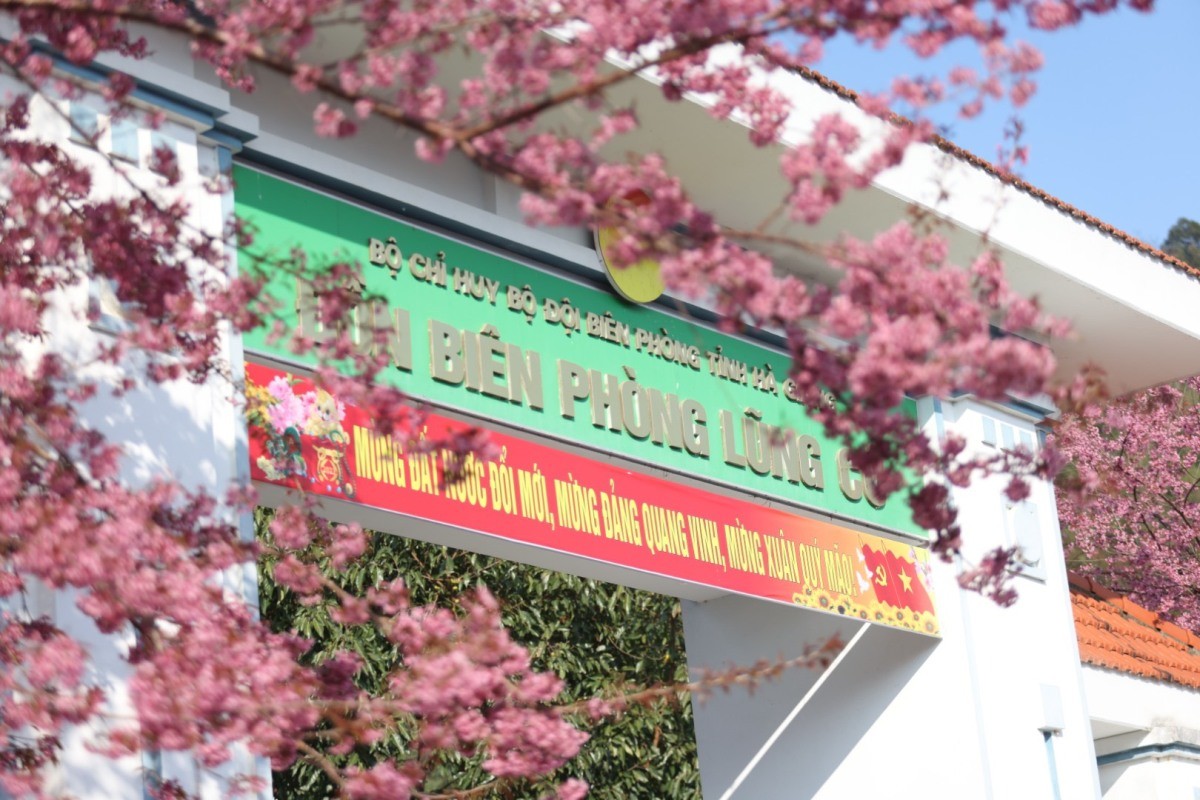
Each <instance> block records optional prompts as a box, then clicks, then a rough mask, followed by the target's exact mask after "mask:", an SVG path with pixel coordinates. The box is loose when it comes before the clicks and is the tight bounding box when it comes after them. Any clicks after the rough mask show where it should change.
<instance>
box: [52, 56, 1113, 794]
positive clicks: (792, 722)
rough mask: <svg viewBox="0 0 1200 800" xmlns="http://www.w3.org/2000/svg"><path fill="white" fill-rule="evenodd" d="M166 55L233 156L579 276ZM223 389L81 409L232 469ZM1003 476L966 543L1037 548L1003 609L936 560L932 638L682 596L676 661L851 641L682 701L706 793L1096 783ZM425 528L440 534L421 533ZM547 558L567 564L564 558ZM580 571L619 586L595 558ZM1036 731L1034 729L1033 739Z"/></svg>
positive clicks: (1052, 543)
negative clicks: (238, 142) (222, 129)
mask: <svg viewBox="0 0 1200 800" xmlns="http://www.w3.org/2000/svg"><path fill="white" fill-rule="evenodd" d="M182 63H183V64H190V62H188V61H186V59H185V60H184V61H183V62H182ZM176 66H177V65H174V64H172V65H170V66H168V65H166V64H162V65H159V66H158V67H156V68H155V72H156V73H157V74H156V77H155V78H154V79H155V80H158V81H162V82H168V83H171V84H172V85H173V86H175V87H185V90H186V91H185V92H184V94H185V96H186V95H187V94H188V93H192V94H194V95H195V96H201V95H203V96H204V97H205V98H206V102H208V103H210V104H211V103H214V102H215V103H218V104H222V103H223V104H224V106H223V108H222V109H220V110H221V112H222V114H223V115H224V119H226V120H227V121H229V120H235V121H236V122H237V124H238V125H239V126H240V129H241V130H242V131H243V132H244V133H245V134H246V136H247V138H248V139H249V140H248V141H247V142H246V144H245V147H244V149H243V150H242V151H241V153H240V156H239V157H241V158H243V159H245V160H247V161H248V162H251V163H256V164H268V165H270V166H272V167H275V168H277V169H281V170H283V171H285V172H290V173H292V174H294V175H298V176H301V177H305V178H309V179H319V180H321V181H322V182H324V183H325V184H327V185H329V186H331V187H334V188H338V189H342V190H352V191H354V192H355V193H357V194H358V195H359V196H361V197H363V198H366V199H372V200H375V201H381V202H382V201H386V205H388V206H389V207H391V208H393V209H398V210H403V211H405V212H406V213H410V214H414V215H417V216H418V217H420V218H429V219H435V220H437V221H440V222H443V223H446V222H449V223H452V224H453V225H454V227H455V228H456V229H457V230H459V231H460V232H463V233H469V234H470V235H474V236H479V237H482V238H483V239H484V240H486V241H488V242H491V243H494V244H501V245H504V246H506V247H509V248H511V249H513V250H514V251H516V252H518V253H525V254H529V255H536V256H537V257H538V258H539V260H541V261H543V262H544V263H551V264H555V265H558V266H565V267H570V268H572V269H574V270H576V271H582V272H587V271H592V274H594V271H595V268H596V260H595V255H594V253H593V251H592V249H591V247H590V242H589V238H588V236H587V235H586V234H585V233H584V232H581V231H574V230H566V231H542V230H533V229H530V228H528V227H526V226H525V225H523V224H522V223H520V222H519V212H518V210H517V208H516V204H515V201H514V195H513V193H512V192H511V190H509V189H507V188H505V187H501V186H497V185H496V183H495V182H494V180H493V179H491V178H490V177H487V176H484V175H482V174H481V173H479V172H478V171H476V170H474V169H473V168H472V167H470V166H469V165H467V164H465V163H460V162H454V161H453V159H452V163H450V164H449V165H445V166H439V167H433V166H430V165H427V164H424V163H421V162H419V161H417V160H415V159H414V158H413V157H412V155H411V149H412V142H411V140H410V139H408V138H407V137H406V136H405V135H399V136H398V135H396V134H395V133H394V132H393V131H391V130H390V129H386V128H374V127H372V126H370V125H368V126H367V130H366V131H365V132H364V135H363V136H361V137H359V138H356V139H355V140H353V141H352V142H350V143H340V142H330V141H327V140H318V139H317V138H316V137H315V136H314V135H313V134H312V133H311V124H310V120H311V117H310V115H309V112H308V111H307V110H306V109H305V108H304V107H303V106H302V104H299V103H296V102H295V95H294V94H293V93H291V92H290V91H272V90H271V87H270V85H269V83H268V84H267V85H266V86H264V87H263V88H261V89H260V91H259V92H258V93H257V94H256V95H254V96H253V97H252V98H230V97H229V96H228V95H224V94H223V93H222V92H220V91H219V90H217V89H215V88H214V87H213V86H212V85H211V84H208V85H206V84H204V83H202V82H198V81H196V79H194V78H193V76H192V75H191V73H190V68H189V69H188V70H180V71H178V72H173V71H172V70H173V69H174V68H175V67H176ZM180 124H181V125H183V123H182V122H181V123H180ZM200 127H203V126H202V125H199V124H197V127H196V128H192V129H190V130H192V134H191V136H192V137H193V138H192V139H191V140H189V141H190V144H189V145H188V147H190V148H194V150H195V153H196V160H195V161H194V162H193V163H194V166H193V168H194V169H195V170H197V172H198V171H199V165H200V163H201V162H202V160H203V159H202V158H201V155H202V154H205V153H208V154H209V155H210V156H213V157H216V156H217V155H218V153H217V148H216V147H215V146H214V144H213V143H212V142H208V143H206V142H205V139H204V138H203V133H204V132H203V131H202V130H199V129H198V128H200ZM185 128H186V126H185ZM189 152H190V151H189ZM229 208H230V206H229V203H228V198H224V199H223V200H222V201H221V202H219V203H217V204H216V205H214V206H212V207H208V208H206V209H205V210H204V211H203V214H204V219H205V221H206V223H207V224H219V221H220V220H221V218H222V217H223V216H224V214H226V213H228V211H229ZM889 221H890V220H889ZM1079 235H1080V236H1084V237H1086V236H1093V235H1095V234H1093V233H1090V232H1089V233H1084V234H1079ZM76 333H78V334H79V335H81V336H86V335H91V334H84V333H83V332H79V331H76ZM229 354H230V359H231V362H232V363H234V364H235V365H237V364H238V363H239V361H240V357H241V356H240V347H239V345H238V343H237V342H236V341H233V342H230V345H229ZM225 389H226V387H221V386H216V385H214V386H212V387H205V388H204V389H203V390H201V391H199V392H193V393H191V394H186V395H185V394H181V393H180V392H178V391H176V390H174V389H171V388H167V389H164V390H161V391H158V392H155V393H146V394H141V395H137V394H135V395H133V396H131V397H128V398H126V399H125V400H123V401H122V402H120V403H114V404H109V405H105V406H100V405H97V407H96V409H95V413H96V418H97V420H99V421H101V422H102V424H103V425H104V426H105V428H106V430H108V431H109V432H110V433H111V434H112V435H113V436H115V437H117V438H120V439H122V440H124V441H127V442H129V443H131V444H132V445H134V447H133V451H134V453H135V455H136V456H137V459H136V462H137V463H136V464H132V463H131V470H135V471H138V470H140V471H139V472H138V473H137V474H139V475H142V476H149V475H153V474H162V473H163V472H167V473H170V474H174V475H178V476H180V477H184V478H185V479H187V480H194V481H197V482H200V483H206V484H208V483H211V484H213V485H220V484H222V483H224V482H225V481H226V480H227V479H228V478H229V477H231V476H233V475H235V474H239V471H240V470H241V469H242V466H243V464H242V460H243V451H241V450H240V449H239V448H240V444H239V435H240V434H239V425H238V423H237V421H236V415H235V412H234V410H233V407H232V406H231V405H229V404H228V402H227V399H228V395H227V393H226V391H225ZM921 415H922V419H923V421H924V424H925V425H926V429H927V430H928V431H930V432H931V433H933V434H935V435H943V434H944V433H949V432H957V433H959V434H960V435H963V436H965V437H966V438H968V440H969V441H971V442H972V443H973V446H977V447H991V446H1001V447H1002V446H1005V443H1006V441H1007V440H1006V431H1011V433H1012V436H1013V441H1014V442H1020V441H1023V440H1026V441H1029V442H1030V443H1032V442H1035V441H1036V432H1035V430H1034V427H1033V420H1032V418H1031V417H1030V416H1028V415H1025V414H1023V413H1021V412H1020V411H1019V410H1015V409H1002V408H997V407H993V406H987V405H983V404H980V403H977V402H974V401H972V400H971V399H969V398H965V399H961V400H959V401H956V402H953V403H945V404H939V405H935V404H934V403H932V402H930V401H924V402H923V403H922V404H921ZM989 442H990V443H989ZM1002 488H1003V487H1002V485H1001V484H999V483H998V482H985V483H980V484H978V485H975V486H973V487H971V488H970V489H968V490H956V492H955V497H956V501H957V502H958V504H959V506H960V508H961V510H962V524H963V528H964V531H965V534H966V539H967V542H968V547H969V550H968V557H969V558H973V559H974V558H978V557H979V556H980V555H981V554H982V553H983V552H984V550H985V549H987V548H990V547H993V546H997V545H1006V544H1011V543H1013V542H1014V541H1020V542H1021V543H1023V544H1024V545H1026V547H1027V551H1028V552H1029V554H1030V555H1031V559H1032V557H1033V556H1038V558H1037V559H1036V560H1037V563H1036V564H1034V565H1032V566H1031V568H1030V570H1029V574H1028V576H1025V577H1021V578H1020V579H1018V583H1019V586H1020V591H1021V598H1020V601H1019V602H1018V603H1017V605H1016V606H1014V607H1012V608H1008V609H1001V608H997V607H996V606H995V605H994V604H991V603H990V602H989V601H988V600H986V599H984V598H981V597H978V596H976V595H974V594H970V593H965V592H963V591H961V590H960V589H959V587H958V584H957V575H958V570H959V569H960V568H961V565H957V564H950V565H946V564H937V565H935V567H934V570H933V584H934V588H935V592H936V601H937V606H938V611H939V615H940V618H941V624H942V630H943V636H942V638H941V640H940V641H939V640H934V639H928V638H925V637H921V636H916V635H911V634H905V633H900V632H896V631H891V630H886V629H882V628H875V627H868V628H866V629H861V628H859V627H858V626H856V625H852V624H849V623H848V622H847V621H845V620H842V619H840V618H837V617H830V616H826V615H820V614H817V613H813V612H805V611H801V610H797V609H790V608H784V607H779V606H770V605H765V604H763V603H760V602H757V601H753V600H748V599H745V598H740V597H733V596H725V597H718V598H712V599H704V598H698V599H693V600H688V601H685V604H684V606H685V624H686V630H687V636H688V649H689V657H690V660H691V662H692V664H693V665H694V666H696V667H718V666H721V665H723V664H725V663H729V662H743V663H744V662H746V661H750V660H753V659H755V658H758V657H768V658H769V657H774V656H776V655H778V654H779V653H780V652H781V651H782V652H783V653H785V654H794V653H796V652H798V650H799V648H800V647H802V646H803V644H804V643H809V642H818V641H820V640H822V639H823V638H824V637H827V636H829V635H831V634H832V633H833V632H835V631H837V632H839V633H840V635H841V636H842V637H843V639H844V640H847V641H852V642H853V646H852V647H851V648H850V649H849V650H848V651H847V652H846V653H845V654H844V656H843V657H842V659H841V660H840V661H839V662H838V663H837V664H836V665H835V668H834V669H833V670H832V671H831V672H829V673H828V674H827V675H825V676H816V675H813V674H809V673H792V674H787V675H785V676H784V677H783V678H781V679H780V680H779V681H777V682H773V683H770V684H768V685H766V686H764V687H762V688H761V689H760V691H758V692H757V693H756V694H754V695H753V696H747V695H746V694H743V693H734V694H731V695H728V696H718V697H714V698H711V699H709V700H708V701H707V702H706V703H704V704H701V705H699V706H698V708H697V714H696V718H697V737H698V739H699V742H700V754H701V759H702V772H703V778H704V791H705V796H706V797H707V798H710V800H715V799H716V798H723V797H727V796H728V797H738V798H756V799H757V798H763V799H769V798H798V797H809V796H816V797H822V798H830V799H831V800H832V799H833V798H846V797H861V796H869V794H877V795H879V796H895V797H915V796H921V797H931V798H963V797H972V798H975V797H979V798H998V799H1002V798H1014V797H1019V798H1042V797H1045V798H1057V797H1063V798H1086V797H1097V796H1098V795H1099V791H1100V785H1099V783H1098V780H1097V777H1096V771H1095V766H1094V763H1095V762H1094V752H1093V746H1092V736H1091V732H1090V729H1089V726H1088V724H1087V723H1088V711H1087V709H1086V708H1085V699H1084V695H1083V692H1082V690H1081V685H1082V677H1081V671H1080V667H1079V660H1078V651H1077V648H1076V645H1075V637H1074V629H1073V625H1072V620H1071V613H1070V606H1069V602H1068V589H1067V580H1066V574H1065V570H1064V567H1063V562H1062V555H1061V549H1060V546H1059V538H1058V537H1059V531H1058V525H1057V518H1056V514H1055V511H1054V502H1053V497H1052V489H1051V487H1050V486H1048V485H1045V484H1039V485H1037V486H1036V487H1035V490H1034V494H1033V497H1032V498H1031V500H1030V502H1029V503H1026V504H1024V505H1021V506H1019V507H1010V504H1008V503H1006V501H1005V500H1004V499H1003V496H1002ZM375 521H377V522H378V523H379V527H383V528H386V527H387V526H388V524H389V521H388V520H387V519H384V518H379V519H376V520H375ZM393 524H394V523H393ZM424 535H426V536H428V537H429V538H445V540H447V541H450V540H451V539H452V538H453V537H452V536H447V535H446V534H445V532H444V531H440V530H438V529H436V528H429V529H428V530H427V531H426V532H425V534H424ZM457 543H459V544H460V546H461V541H457ZM506 555H507V556H508V557H512V558H520V559H522V560H529V561H531V562H534V563H538V561H539V559H540V558H543V557H544V556H542V555H539V554H536V553H530V552H524V551H521V550H520V549H519V548H518V549H515V550H511V551H509V552H507V553H506ZM561 563H563V564H564V568H578V565H573V564H572V563H571V562H570V560H569V559H568V560H567V561H566V562H561ZM586 570H587V571H589V573H590V574H592V575H594V576H596V577H607V578H609V579H616V580H631V579H630V576H629V575H627V574H626V573H623V572H621V571H619V570H608V569H607V568H605V567H604V566H603V565H589V566H587V567H586ZM242 577H244V576H233V580H234V581H235V582H236V581H237V580H240V579H241V578H242ZM44 601H45V602H46V603H47V606H46V607H47V608H48V609H49V610H50V611H52V613H54V614H55V615H56V617H57V618H58V619H59V621H60V622H62V623H64V624H67V625H69V626H71V627H74V628H76V629H77V630H79V631H80V632H81V635H83V636H87V635H88V634H87V633H86V624H85V623H83V622H81V621H79V620H78V619H77V617H74V616H73V615H74V614H75V612H74V611H73V610H72V607H71V600H70V598H69V597H66V596H58V597H48V598H45V599H44ZM856 637H857V638H856ZM94 644H95V647H96V649H97V650H96V651H97V654H98V661H99V663H100V665H101V666H102V667H103V668H105V669H108V670H109V671H110V675H111V680H112V682H113V684H114V686H119V685H120V682H121V679H122V675H121V668H120V665H119V662H118V660H117V659H116V658H115V654H117V653H119V652H120V647H121V646H122V645H121V642H119V641H112V640H102V641H101V640H96V641H95V643H94ZM118 696H119V692H118ZM1044 731H1050V732H1051V737H1050V739H1049V744H1050V748H1049V750H1048V748H1047V741H1046V738H1045V736H1044ZM1050 753H1052V758H1051V755H1050ZM139 769H140V766H139V765H137V764H131V763H125V762H122V763H116V764H113V765H102V764H101V762H100V761H98V760H96V759H95V758H93V757H91V756H89V755H88V754H86V753H85V752H84V751H83V750H82V748H81V747H79V746H78V744H77V743H76V742H74V741H73V742H72V744H71V746H70V747H69V749H68V754H67V758H66V760H65V761H64V768H63V770H62V781H63V783H62V785H63V786H64V788H68V789H70V790H71V791H73V792H74V793H76V794H78V795H79V796H81V797H132V796H136V795H137V793H138V792H139V791H140V785H141V782H140V776H139ZM164 773H166V774H168V776H171V777H179V778H181V779H183V780H184V782H185V786H188V787H194V788H203V789H205V790H206V791H207V792H208V793H209V794H211V795H212V796H217V795H218V794H219V793H220V790H219V786H220V784H219V781H218V780H215V779H212V780H210V778H208V777H205V776H202V775H201V774H200V773H199V772H198V771H197V770H196V769H195V767H194V765H191V763H190V761H189V759H187V758H186V757H185V756H178V757H171V758H169V759H168V763H167V764H166V765H165V766H164ZM218 777H219V776H218Z"/></svg>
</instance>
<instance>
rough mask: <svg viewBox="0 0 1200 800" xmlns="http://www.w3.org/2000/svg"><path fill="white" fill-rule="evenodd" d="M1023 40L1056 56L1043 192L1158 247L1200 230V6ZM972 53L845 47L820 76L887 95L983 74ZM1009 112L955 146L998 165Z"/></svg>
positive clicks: (966, 132) (1036, 160)
mask: <svg viewBox="0 0 1200 800" xmlns="http://www.w3.org/2000/svg"><path fill="white" fill-rule="evenodd" d="M1020 36H1021V38H1024V39H1025V40H1027V41H1030V42H1032V43H1033V44H1035V45H1036V46H1037V47H1038V49H1040V50H1041V51H1042V53H1043V55H1044V56H1045V57H1046V66H1045V67H1044V68H1043V69H1042V71H1041V73H1040V75H1039V76H1038V79H1037V80H1038V93H1037V95H1036V96H1035V97H1034V98H1033V100H1031V101H1030V102H1029V103H1028V104H1027V105H1026V106H1025V107H1024V108H1023V109H1021V110H1020V111H1019V112H1018V113H1019V114H1020V116H1021V118H1022V120H1023V121H1024V123H1025V134H1024V137H1023V140H1024V142H1025V143H1026V144H1027V145H1028V146H1029V148H1030V159H1029V163H1028V164H1027V165H1025V166H1024V167H1023V168H1022V170H1021V173H1022V175H1023V176H1024V177H1025V178H1026V179H1027V180H1029V181H1030V182H1031V183H1033V184H1034V185H1036V186H1038V187H1040V188H1042V189H1044V190H1046V191H1048V192H1050V193H1051V194H1053V195H1056V196H1057V197H1059V198H1061V199H1063V200H1065V201H1067V202H1068V203H1071V204H1072V205H1074V206H1077V207H1078V208H1081V209H1083V210H1084V211H1086V212H1088V213H1090V214H1092V215H1094V216H1096V217H1099V218H1100V219H1102V220H1104V221H1106V222H1109V223H1111V224H1113V225H1115V226H1117V227H1118V228H1121V229H1122V230H1125V231H1126V232H1128V233H1131V234H1133V235H1134V236H1137V237H1138V238H1140V239H1143V240H1144V241H1146V242H1149V243H1150V244H1153V245H1158V244H1160V243H1161V242H1162V240H1163V238H1164V237H1165V236H1166V233H1167V229H1168V228H1170V227H1171V225H1172V224H1173V223H1174V222H1175V220H1176V219H1178V218H1179V217H1191V218H1193V219H1197V220H1200V0H1158V8H1157V9H1156V10H1155V11H1154V12H1153V13H1151V14H1138V13H1135V12H1131V11H1128V10H1122V11H1119V12H1116V13H1114V14H1109V15H1105V16H1103V17H1099V18H1095V19H1089V20H1087V21H1086V22H1084V23H1083V24H1082V25H1081V26H1079V27H1078V28H1073V29H1069V30H1065V31H1059V32H1056V33H1051V34H1046V33H1041V32H1038V31H1028V30H1025V29H1022V30H1021V32H1020ZM972 55H973V52H972V49H971V48H965V49H959V50H953V51H950V52H948V53H947V54H945V55H943V56H939V57H938V58H936V59H935V60H933V61H922V60H920V59H917V58H915V57H913V56H911V55H906V54H904V53H902V52H901V51H900V49H899V48H896V47H892V48H890V49H889V50H887V51H884V52H883V53H877V52H875V51H872V50H868V49H864V48H862V47H859V46H857V45H854V44H853V43H848V42H847V43H840V42H833V43H831V44H830V46H829V47H828V48H827V50H826V55H825V58H824V59H823V60H822V61H821V62H820V63H819V64H817V65H816V66H817V69H818V70H820V71H821V72H823V73H825V74H826V75H828V76H829V77H831V78H833V79H834V80H836V81H838V82H839V83H842V84H844V85H846V86H848V87H850V88H852V89H858V90H866V91H877V90H880V89H884V88H886V87H887V85H888V84H889V82H890V80H891V76H892V75H896V74H909V75H917V74H942V75H944V74H945V71H946V69H947V68H948V66H950V65H954V64H959V63H965V64H968V65H972V66H973V65H975V64H977V58H976V59H974V60H973V59H972ZM1011 113H1012V109H1011V108H1010V107H1003V108H1000V109H998V110H996V111H993V112H989V113H986V114H984V115H982V116H981V117H980V118H978V119H977V120H973V121H970V122H964V121H960V120H956V119H955V118H954V115H953V114H952V113H945V114H943V115H941V117H938V116H935V119H937V121H939V122H944V121H949V123H950V124H951V125H952V126H953V128H952V130H951V131H950V138H951V139H952V140H953V141H954V142H956V143H957V144H959V145H961V146H963V147H965V148H967V149H968V150H971V151H973V152H975V153H977V154H979V155H981V156H983V157H985V158H988V159H993V158H994V157H995V154H996V146H997V144H998V143H999V142H1000V141H1001V139H1002V134H1003V128H1004V123H1005V121H1006V120H1007V118H1008V116H1009V115H1010V114H1011Z"/></svg>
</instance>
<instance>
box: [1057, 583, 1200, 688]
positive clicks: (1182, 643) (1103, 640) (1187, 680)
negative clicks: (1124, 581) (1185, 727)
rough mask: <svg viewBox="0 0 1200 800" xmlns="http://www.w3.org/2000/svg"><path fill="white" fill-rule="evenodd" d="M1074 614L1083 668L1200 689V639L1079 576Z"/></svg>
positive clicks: (1073, 589)
mask: <svg viewBox="0 0 1200 800" xmlns="http://www.w3.org/2000/svg"><path fill="white" fill-rule="evenodd" d="M1071 610H1072V611H1073V612H1074V614H1075V635H1076V636H1077V637H1078V638H1079V657H1080V659H1082V660H1083V663H1085V664H1094V665H1096V666H1098V667H1106V668H1108V669H1114V670H1118V671H1120V672H1125V673H1128V674H1130V675H1138V676H1141V677H1143V678H1151V679H1153V680H1159V681H1166V682H1169V683H1177V684H1180V685H1182V686H1190V687H1192V688H1194V689H1200V652H1197V650H1198V648H1200V636H1196V635H1195V634H1193V633H1190V632H1188V631H1186V630H1184V629H1183V628H1180V627H1179V626H1178V625H1175V624H1174V623H1171V622H1168V621H1166V620H1163V619H1159V618H1158V615H1157V614H1155V613H1154V612H1152V611H1149V610H1147V609H1145V608H1142V607H1141V606H1139V605H1137V604H1136V603H1134V602H1132V601H1131V600H1129V598H1127V597H1122V596H1121V595H1119V594H1117V593H1116V592H1111V591H1109V590H1107V589H1105V588H1104V587H1102V586H1100V585H1099V584H1097V583H1096V582H1094V581H1093V580H1092V579H1090V578H1084V577H1081V576H1078V575H1072V576H1071Z"/></svg>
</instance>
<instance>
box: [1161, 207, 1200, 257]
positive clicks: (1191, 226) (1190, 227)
mask: <svg viewBox="0 0 1200 800" xmlns="http://www.w3.org/2000/svg"><path fill="white" fill-rule="evenodd" d="M1162 251H1163V252H1164V253H1167V254H1168V255H1172V256H1175V257H1176V258H1178V259H1179V260H1180V261H1184V262H1187V263H1188V264H1191V265H1192V266H1193V267H1195V268H1196V269H1200V222H1196V220H1194V219H1188V218H1187V217H1180V218H1179V220H1178V221H1177V222H1176V223H1175V224H1174V225H1172V226H1171V230H1170V231H1168V232H1167V238H1166V239H1165V240H1164V241H1163V243H1162Z"/></svg>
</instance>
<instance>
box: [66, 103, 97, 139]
mask: <svg viewBox="0 0 1200 800" xmlns="http://www.w3.org/2000/svg"><path fill="white" fill-rule="evenodd" d="M70 116H71V141H72V142H75V143H76V144H82V145H86V146H88V147H94V146H95V143H96V137H97V136H98V135H99V133H100V115H99V114H97V113H96V111H95V110H94V109H91V108H88V107H87V106H85V105H83V104H82V103H71V112H70Z"/></svg>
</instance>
